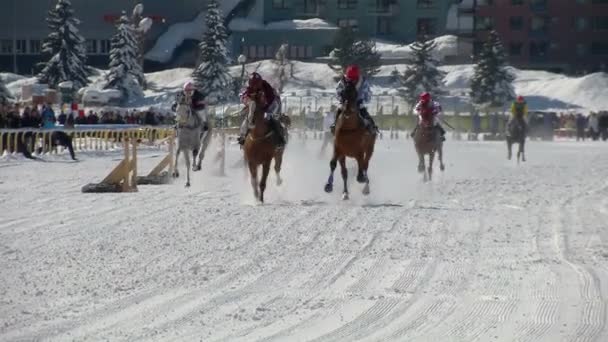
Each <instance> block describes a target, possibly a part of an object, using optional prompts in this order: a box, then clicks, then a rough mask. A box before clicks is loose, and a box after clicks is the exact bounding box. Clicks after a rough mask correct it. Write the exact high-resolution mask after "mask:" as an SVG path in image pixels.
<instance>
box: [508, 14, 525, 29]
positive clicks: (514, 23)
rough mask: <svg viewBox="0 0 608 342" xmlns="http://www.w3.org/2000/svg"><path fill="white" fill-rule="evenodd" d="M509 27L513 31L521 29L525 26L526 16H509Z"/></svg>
mask: <svg viewBox="0 0 608 342" xmlns="http://www.w3.org/2000/svg"><path fill="white" fill-rule="evenodd" d="M509 27H511V30H513V31H520V30H522V29H523V28H524V18H523V17H511V18H509Z"/></svg>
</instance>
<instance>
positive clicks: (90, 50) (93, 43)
mask: <svg viewBox="0 0 608 342" xmlns="http://www.w3.org/2000/svg"><path fill="white" fill-rule="evenodd" d="M85 44H86V46H87V54H89V55H94V54H96V53H97V40H94V39H87V40H86V42H85Z"/></svg>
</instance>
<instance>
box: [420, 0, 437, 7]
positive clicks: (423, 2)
mask: <svg viewBox="0 0 608 342" xmlns="http://www.w3.org/2000/svg"><path fill="white" fill-rule="evenodd" d="M436 5H437V4H436V2H435V0H418V4H417V7H418V8H434V7H435V6H436Z"/></svg>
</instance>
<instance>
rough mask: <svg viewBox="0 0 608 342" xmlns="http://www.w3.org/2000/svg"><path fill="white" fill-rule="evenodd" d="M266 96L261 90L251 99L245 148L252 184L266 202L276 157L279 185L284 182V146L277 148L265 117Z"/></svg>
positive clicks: (258, 197)
mask: <svg viewBox="0 0 608 342" xmlns="http://www.w3.org/2000/svg"><path fill="white" fill-rule="evenodd" d="M263 98H264V96H262V93H261V92H258V93H256V94H253V96H252V98H250V99H249V105H248V106H249V114H248V116H247V121H248V124H249V134H247V138H246V139H245V144H244V146H243V150H244V151H245V155H244V157H245V162H246V163H247V165H248V166H249V173H250V176H251V186H252V187H253V193H254V195H255V198H256V199H257V200H259V201H260V202H262V203H263V202H264V190H266V180H267V179H268V173H269V172H270V163H271V162H272V160H273V159H274V170H275V172H276V175H277V185H278V186H280V185H281V183H282V182H283V181H282V179H281V175H280V172H281V163H282V162H283V152H284V149H283V148H280V149H279V148H277V147H276V143H275V139H276V137H275V136H274V134H276V133H274V132H273V131H272V130H271V129H270V125H269V123H268V121H267V120H265V118H264V114H265V113H264V110H263V108H264V100H263ZM260 165H261V166H262V178H261V180H260V181H259V190H258V168H259V166H260Z"/></svg>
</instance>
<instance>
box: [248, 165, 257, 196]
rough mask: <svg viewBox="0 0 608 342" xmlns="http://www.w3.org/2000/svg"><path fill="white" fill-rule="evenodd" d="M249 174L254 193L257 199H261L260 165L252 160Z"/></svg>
mask: <svg viewBox="0 0 608 342" xmlns="http://www.w3.org/2000/svg"><path fill="white" fill-rule="evenodd" d="M248 164H249V176H250V177H251V187H252V188H253V195H254V196H255V199H256V200H259V199H260V192H259V190H258V166H257V165H255V164H254V163H252V162H249V163H248Z"/></svg>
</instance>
